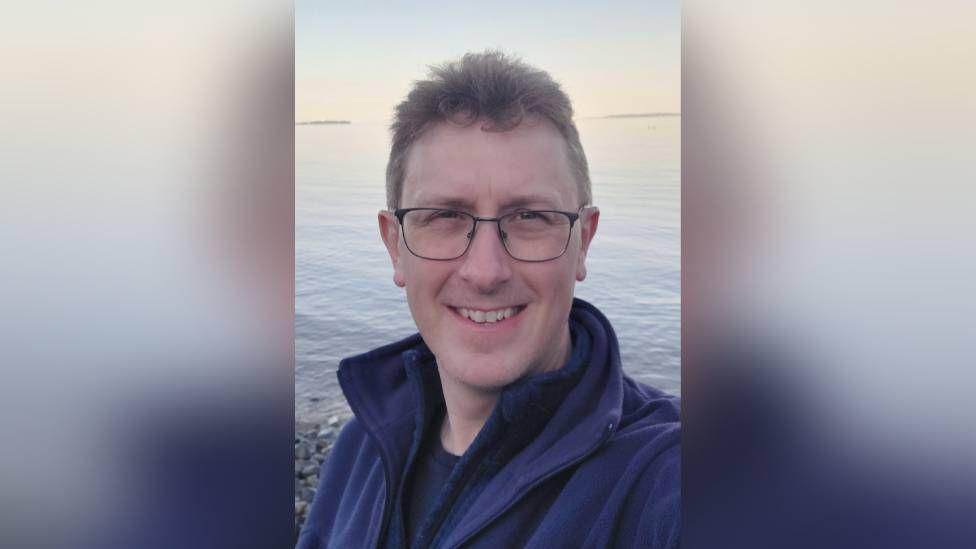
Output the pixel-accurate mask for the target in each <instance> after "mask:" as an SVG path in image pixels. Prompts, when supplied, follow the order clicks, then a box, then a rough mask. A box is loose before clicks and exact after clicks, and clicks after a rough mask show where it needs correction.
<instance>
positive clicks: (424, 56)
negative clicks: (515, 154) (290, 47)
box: [295, 0, 681, 123]
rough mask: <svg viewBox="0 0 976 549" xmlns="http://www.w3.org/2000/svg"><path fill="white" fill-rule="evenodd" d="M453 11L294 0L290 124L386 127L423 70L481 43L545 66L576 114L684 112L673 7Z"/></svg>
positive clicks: (571, 0) (547, 4)
mask: <svg viewBox="0 0 976 549" xmlns="http://www.w3.org/2000/svg"><path fill="white" fill-rule="evenodd" d="M413 4H416V5H413ZM461 4H462V3H460V2H457V1H456V0H455V1H440V0H425V1H421V2H406V1H402V0H401V1H391V2H322V1H320V0H319V1H313V0H298V1H297V2H296V4H295V50H296V51H295V111H296V112H295V119H296V120H297V121H303V120H321V119H343V120H351V121H352V122H353V123H356V122H379V121H381V122H388V121H389V119H390V117H391V116H392V112H393V108H394V107H395V106H396V104H397V103H399V102H400V101H401V100H402V99H403V98H404V97H405V95H406V94H407V92H408V91H409V89H410V85H411V83H412V82H413V81H414V80H418V79H421V78H425V77H426V73H427V66H428V65H432V64H439V63H442V62H444V61H447V60H451V59H456V58H458V57H460V56H461V55H462V54H464V53H466V52H469V51H482V50H485V49H487V48H493V49H500V50H502V51H505V52H507V53H511V54H515V55H518V56H520V57H521V58H522V59H523V60H524V61H525V62H527V63H529V64H530V65H534V66H536V67H538V68H540V69H543V70H546V71H548V72H549V73H550V74H551V75H552V76H553V77H554V78H555V79H556V80H557V81H559V82H560V83H561V84H562V86H563V89H564V90H565V91H566V92H567V93H568V94H569V96H570V98H571V99H572V101H573V106H574V108H575V110H576V116H577V117H589V116H603V115H608V114H623V113H639V112H680V111H681V100H680V97H681V87H680V86H681V15H680V5H679V2H678V1H677V0H657V1H656V0H644V1H640V2H637V1H610V2H605V3H601V2H594V1H593V0H564V1H561V2H556V1H550V0H544V1H538V2H525V1H524V0H523V1H508V0H506V1H501V2H471V3H466V4H465V5H461Z"/></svg>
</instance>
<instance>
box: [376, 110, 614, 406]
mask: <svg viewBox="0 0 976 549" xmlns="http://www.w3.org/2000/svg"><path fill="white" fill-rule="evenodd" d="M400 207H403V208H416V207H445V208H448V207H449V208H452V209H458V210H462V211H465V212H467V213H470V214H472V215H474V216H479V217H497V216H500V215H504V214H506V213H511V212H514V211H516V210H519V209H536V210H561V211H567V212H575V211H577V210H578V209H579V194H578V191H577V187H576V181H575V179H574V177H573V175H572V171H571V169H570V165H569V162H568V159H567V153H566V145H565V141H564V140H563V138H562V136H561V135H560V134H559V132H558V131H557V130H556V129H555V127H554V126H553V125H552V124H551V123H549V122H548V121H546V120H542V119H535V118H531V119H527V120H526V121H524V122H523V123H522V124H521V125H519V126H518V127H517V128H515V129H513V130H510V131H505V132H487V131H483V130H482V129H481V124H480V121H479V122H476V123H475V124H471V125H469V126H464V127H461V126H458V125H454V124H445V123H442V124H438V125H436V126H434V127H432V128H430V129H428V130H427V131H426V132H425V134H424V135H423V136H422V137H421V139H419V140H418V141H417V142H416V143H414V145H413V147H412V149H411V151H410V154H409V157H408V161H407V170H406V176H405V178H404V185H403V191H402V196H401V199H400ZM598 218H599V211H598V210H597V209H596V208H587V209H585V210H584V211H583V215H582V217H581V219H580V221H578V222H577V223H576V225H575V226H574V227H573V229H572V232H571V236H570V241H569V247H568V249H567V250H566V253H565V254H563V255H562V256H560V257H559V258H557V259H553V260H551V261H546V262H541V263H529V262H524V261H518V260H516V259H513V258H512V257H511V256H509V255H508V253H507V252H506V251H505V248H504V247H503V245H502V242H501V240H500V239H499V237H498V231H497V226H496V225H495V224H493V223H484V222H482V223H478V228H477V231H476V232H475V235H474V239H473V241H472V242H471V245H470V247H469V248H468V251H467V253H465V254H464V255H463V256H461V257H459V258H457V259H454V260H450V261H432V260H428V259H422V258H419V257H416V256H414V255H413V254H412V253H410V251H409V250H408V249H407V247H406V245H405V244H404V240H403V238H402V235H401V234H400V228H399V226H398V224H397V221H396V219H395V218H394V217H393V215H392V214H391V213H389V212H380V216H379V221H380V232H381V234H382V236H383V240H384V242H385V243H386V246H387V249H388V250H389V252H390V257H391V258H392V260H393V267H394V280H395V281H396V283H397V284H398V285H400V286H403V287H405V289H406V292H407V302H408V303H409V305H410V311H411V313H412V314H413V318H414V321H415V322H416V323H417V328H418V329H419V331H420V334H421V336H423V338H424V341H425V342H426V343H427V345H428V346H429V347H430V349H431V351H433V353H434V355H435V356H436V357H437V361H438V365H439V367H440V368H441V372H442V375H445V374H446V375H448V376H450V377H451V378H452V381H455V382H458V383H462V384H464V385H467V386H469V387H472V388H477V389H482V390H496V389H499V388H501V387H503V386H505V385H507V384H509V383H511V382H512V381H515V380H516V379H518V378H520V377H522V376H523V375H525V374H526V373H528V372H534V371H545V370H551V369H555V368H559V367H561V366H562V365H563V361H564V360H565V359H566V356H567V355H566V353H567V351H568V349H569V344H570V339H569V330H568V324H567V319H568V318H569V311H570V308H571V306H572V299H573V287H574V285H575V283H576V281H577V280H580V281H582V280H583V278H584V277H585V276H586V267H585V265H584V262H585V259H586V250H587V248H588V247H589V243H590V240H591V239H592V237H593V234H594V232H595V230H596V226H597V221H598ZM462 309H465V310H466V311H462ZM506 309H508V310H509V311H508V312H514V313H515V314H514V315H513V316H511V317H509V318H503V319H501V320H498V321H496V322H494V323H491V322H483V323H479V322H476V321H475V320H471V319H470V318H466V316H465V315H464V314H463V312H467V313H468V315H469V316H471V314H470V313H471V311H481V312H488V311H504V310H506ZM473 316H475V319H476V320H478V316H479V315H478V314H477V313H476V314H475V315H473ZM489 316H490V315H489Z"/></svg>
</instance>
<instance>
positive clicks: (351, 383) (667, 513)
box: [298, 299, 681, 549]
mask: <svg viewBox="0 0 976 549" xmlns="http://www.w3.org/2000/svg"><path fill="white" fill-rule="evenodd" d="M569 322H570V328H571V332H572V333H573V340H574V352H573V355H574V357H573V358H571V359H570V361H569V363H568V364H567V365H566V366H565V367H564V368H562V369H560V370H556V371H554V372H548V373H545V374H540V375H535V376H530V377H527V378H524V379H522V380H519V381H517V382H515V383H513V384H512V385H510V386H508V387H506V388H505V390H504V391H503V392H502V395H501V397H500V399H499V402H498V404H497V405H496V407H495V410H494V411H493V413H492V415H491V416H490V417H489V419H488V421H487V422H486V424H485V426H484V427H483V428H482V430H481V432H480V433H479V434H478V436H477V438H476V439H475V441H474V442H473V443H472V445H471V447H470V448H469V449H468V451H467V452H466V453H465V455H464V456H462V457H461V459H460V460H459V462H458V464H457V466H456V468H455V470H454V472H453V473H452V475H451V478H450V479H449V480H448V482H447V484H446V485H445V488H444V494H442V498H441V499H442V501H438V502H437V504H436V505H435V509H434V512H433V514H432V516H430V517H428V520H427V521H426V523H425V525H424V527H423V528H422V529H421V532H420V537H419V538H418V539H417V540H416V541H418V542H419V543H418V544H417V545H416V546H419V547H438V548H440V547H448V548H454V547H485V548H489V547H490V548H492V549H497V548H499V547H539V548H542V547H546V548H549V547H648V548H665V547H677V546H678V540H679V533H680V524H681V519H680V515H679V511H680V476H681V475H680V448H679V440H680V422H679V418H678V408H679V404H678V400H677V399H676V398H674V397H671V396H669V395H666V394H664V393H662V392H660V391H658V390H656V389H653V388H650V387H647V386H646V385H642V384H640V383H637V382H635V381H633V380H632V379H630V378H629V377H627V376H626V375H624V373H623V371H622V370H621V365H620V354H619V350H618V347H617V339H616V335H615V334H614V332H613V328H612V327H611V326H610V323H609V321H607V319H606V318H605V317H604V316H603V315H602V314H601V313H600V312H599V311H598V310H597V309H596V308H595V307H593V306H592V305H590V304H589V303H586V302H585V301H582V300H580V299H576V300H574V303H573V309H572V312H571V315H570V320H569ZM339 380H340V384H341V386H342V389H343V392H344V393H345V395H346V399H347V400H348V401H349V405H350V407H351V408H352V410H353V413H354V414H355V418H354V419H353V420H351V421H350V422H349V423H347V425H346V426H345V427H344V428H343V430H342V433H341V434H340V435H339V438H338V439H337V440H336V443H335V445H334V447H333V449H332V451H331V453H330V455H329V457H328V459H327V460H326V462H325V463H324V464H323V468H322V471H321V475H320V478H321V481H320V485H319V490H318V492H317V495H316V499H315V501H314V502H313V504H312V508H311V510H310V512H309V516H308V519H307V521H306V523H305V527H304V529H303V530H302V533H301V535H300V537H299V541H298V548H299V549H318V548H325V547H369V548H374V547H408V546H409V545H408V544H407V540H405V539H403V536H402V532H403V529H402V507H403V503H402V498H401V497H400V496H401V491H402V490H401V488H402V486H403V481H404V478H405V477H406V475H407V474H409V470H410V467H411V465H412V462H413V460H414V457H415V455H416V453H417V451H418V447H419V443H420V441H421V438H422V436H423V433H424V432H425V431H426V429H428V428H429V427H430V425H429V424H430V417H431V411H432V410H433V409H434V406H436V405H437V403H438V400H439V399H442V398H443V397H442V395H441V394H440V393H439V391H440V384H439V381H438V378H437V371H436V362H435V361H434V359H433V356H432V355H431V354H430V351H429V350H428V349H427V347H426V346H425V345H424V343H423V341H422V340H421V339H420V337H419V336H418V335H414V336H412V337H410V338H407V339H405V340H403V341H400V342H397V343H394V344H392V345H388V346H385V347H381V348H379V349H376V350H374V351H370V352H368V353H365V354H363V355H359V356H356V357H352V358H349V359H346V360H344V361H343V362H342V364H340V367H339Z"/></svg>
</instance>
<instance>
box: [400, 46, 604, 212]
mask: <svg viewBox="0 0 976 549" xmlns="http://www.w3.org/2000/svg"><path fill="white" fill-rule="evenodd" d="M529 115H536V116H541V117H544V118H546V119H548V120H549V121H550V122H552V123H553V125H555V126H556V129H557V130H559V133H560V134H562V136H563V139H565V140H566V146H567V147H566V148H567V153H568V158H569V162H570V165H571V168H572V169H573V172H574V173H575V175H576V184H577V188H578V189H579V195H580V200H581V202H582V204H580V206H585V205H587V204H589V203H590V201H591V200H592V195H591V191H590V171H589V167H588V165H587V163H586V155H585V154H584V153H583V145H582V144H581V143H580V139H579V132H577V130H576V125H575V124H574V123H573V106H572V104H571V103H570V100H569V96H567V95H566V93H565V92H564V91H563V90H562V88H560V86H559V84H558V83H557V82H556V81H555V80H553V79H552V77H551V76H549V73H547V72H545V71H541V70H539V69H536V68H534V67H531V66H529V65H526V64H525V63H523V62H522V61H521V60H520V59H518V58H514V57H510V56H507V55H505V54H504V53H501V52H499V51H493V50H489V51H485V52H483V53H468V54H465V55H464V56H463V57H461V59H459V60H457V61H451V62H448V63H444V64H442V65H437V66H432V67H430V73H429V79H428V80H420V81H418V82H415V83H414V86H413V89H412V90H410V93H409V94H407V98H406V99H405V100H404V101H403V102H401V103H400V104H399V105H397V108H396V114H395V116H394V119H393V124H392V125H391V126H390V131H392V132H393V146H392V148H391V149H390V159H389V162H388V163H387V165H386V202H387V206H388V207H389V208H390V209H391V210H392V209H394V208H396V207H397V206H399V201H400V195H401V194H402V192H403V178H404V176H405V172H406V165H407V155H408V154H409V152H410V146H411V145H413V143H414V142H416V141H417V140H418V139H420V136H421V135H422V134H423V132H424V130H426V129H427V128H428V127H430V126H431V125H433V124H436V123H438V122H443V121H450V122H453V123H458V124H464V125H467V124H473V123H474V122H475V121H477V120H479V119H484V120H485V123H484V125H483V126H482V128H481V129H482V130H485V131H506V130H510V129H513V128H515V127H516V126H518V125H519V123H521V122H522V120H523V119H524V118H525V117H526V116H529Z"/></svg>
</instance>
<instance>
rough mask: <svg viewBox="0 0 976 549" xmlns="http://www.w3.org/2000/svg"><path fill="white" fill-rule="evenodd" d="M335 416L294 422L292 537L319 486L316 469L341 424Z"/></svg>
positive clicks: (327, 452)
mask: <svg viewBox="0 0 976 549" xmlns="http://www.w3.org/2000/svg"><path fill="white" fill-rule="evenodd" d="M344 423H345V421H344V420H343V419H340V418H339V416H331V417H330V418H328V420H326V421H325V422H322V423H313V422H305V421H296V422H295V535H296V538H297V536H298V532H299V531H300V530H301V528H302V525H304V524H305V517H306V516H307V514H308V508H309V507H310V506H311V505H312V499H313V498H314V497H315V491H316V490H317V489H318V485H319V469H320V468H321V466H322V463H323V462H324V461H325V460H326V458H327V457H328V455H329V450H331V449H332V444H333V443H334V442H335V439H336V437H337V436H339V431H340V430H341V429H342V425H343V424H344Z"/></svg>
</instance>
